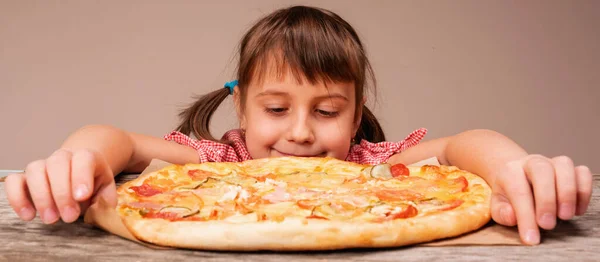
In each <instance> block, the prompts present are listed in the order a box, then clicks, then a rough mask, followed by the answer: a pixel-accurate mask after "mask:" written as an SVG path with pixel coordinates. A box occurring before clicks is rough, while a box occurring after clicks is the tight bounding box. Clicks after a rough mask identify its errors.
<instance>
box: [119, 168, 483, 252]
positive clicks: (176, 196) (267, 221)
mask: <svg viewBox="0 0 600 262" xmlns="http://www.w3.org/2000/svg"><path fill="white" fill-rule="evenodd" d="M117 191H118V205H117V207H116V211H117V213H118V215H119V217H120V218H121V219H122V221H123V224H124V225H125V227H126V228H127V229H128V230H129V231H130V232H131V233H132V235H133V236H135V238H137V239H138V240H140V241H143V242H147V243H152V244H155V245H160V246H168V247H176V248H190V249H204V250H232V251H233V250H239V251H243V250H248V251H249V250H275V251H283V250H290V251H294V250H295V251H298V250H334V249H346V248H380V247H398V246H404V245H410V244H416V243H422V242H429V241H432V240H436V239H441V238H448V237H453V236H458V235H461V234H464V233H467V232H470V231H474V230H476V229H478V228H480V227H482V226H483V225H485V224H486V223H487V222H488V221H489V220H490V206H489V202H490V195H491V190H490V188H489V186H488V185H487V184H486V182H485V181H484V180H483V179H482V178H480V177H479V176H476V175H474V174H472V173H469V172H466V171H463V170H460V169H458V168H456V167H452V166H432V165H426V166H422V167H412V166H408V167H407V166H404V165H402V164H396V165H390V164H379V165H361V164H356V163H352V162H346V161H342V160H338V159H334V158H316V157H280V158H265V159H256V160H249V161H244V162H239V163H230V162H226V163H214V162H210V163H202V164H187V165H170V166H168V167H165V168H163V169H161V170H158V171H155V172H150V173H147V174H144V175H141V176H139V177H138V178H136V179H134V180H131V181H129V182H127V183H125V184H123V185H122V186H120V187H119V188H118V190H117Z"/></svg>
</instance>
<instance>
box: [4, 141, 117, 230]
mask: <svg viewBox="0 0 600 262" xmlns="http://www.w3.org/2000/svg"><path fill="white" fill-rule="evenodd" d="M5 190H6V193H7V197H8V202H9V203H10V205H11V207H12V208H13V209H14V211H15V212H16V213H17V214H18V215H19V217H20V218H21V219H23V220H25V221H29V220H32V219H33V218H35V215H36V211H37V212H38V213H39V215H40V218H41V219H42V221H43V222H44V223H46V224H51V223H54V222H56V221H58V220H59V219H61V218H62V220H63V221H64V222H67V223H70V222H73V221H75V220H77V218H78V217H79V216H80V215H83V214H84V213H85V210H86V209H87V208H88V207H89V205H90V203H91V201H93V200H95V199H96V198H97V197H103V198H104V199H105V200H106V201H108V203H109V204H111V205H113V206H114V205H116V202H117V193H116V187H115V181H114V176H113V172H112V170H111V169H110V167H109V165H108V163H107V161H106V159H105V158H104V156H103V155H102V154H100V153H98V152H95V151H93V150H68V149H59V150H57V151H56V152H54V153H53V154H52V155H51V156H50V157H48V158H47V159H45V160H38V161H34V162H31V163H29V164H28V165H27V167H26V168H25V173H21V174H11V175H9V176H8V177H7V178H6V181H5Z"/></svg>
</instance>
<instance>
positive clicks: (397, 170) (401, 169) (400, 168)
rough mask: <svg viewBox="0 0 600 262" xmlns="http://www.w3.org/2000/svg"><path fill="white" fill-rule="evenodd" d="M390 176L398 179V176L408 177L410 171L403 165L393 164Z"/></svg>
mask: <svg viewBox="0 0 600 262" xmlns="http://www.w3.org/2000/svg"><path fill="white" fill-rule="evenodd" d="M390 171H391V172H392V176H393V177H400V176H408V175H410V170H409V169H408V167H406V166H405V165H403V164H395V165H393V166H392V167H391V170H390Z"/></svg>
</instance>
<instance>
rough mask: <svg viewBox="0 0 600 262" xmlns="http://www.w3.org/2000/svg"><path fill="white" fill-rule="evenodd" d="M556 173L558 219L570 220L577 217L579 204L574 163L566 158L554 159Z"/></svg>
mask: <svg viewBox="0 0 600 262" xmlns="http://www.w3.org/2000/svg"><path fill="white" fill-rule="evenodd" d="M552 162H553V163H554V170H555V172H556V192H557V201H558V203H557V205H556V206H557V208H558V217H559V218H560V219H562V220H568V219H571V218H573V216H574V215H575V207H576V206H575V205H576V202H577V181H576V178H575V167H574V165H573V161H572V160H571V159H570V158H568V157H566V156H559V157H555V158H553V159H552Z"/></svg>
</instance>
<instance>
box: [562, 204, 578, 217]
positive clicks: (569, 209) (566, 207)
mask: <svg viewBox="0 0 600 262" xmlns="http://www.w3.org/2000/svg"><path fill="white" fill-rule="evenodd" d="M559 212H560V213H559V214H560V218H562V219H569V218H571V217H573V215H574V214H575V209H574V208H573V205H570V204H561V205H560V211H559Z"/></svg>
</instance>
